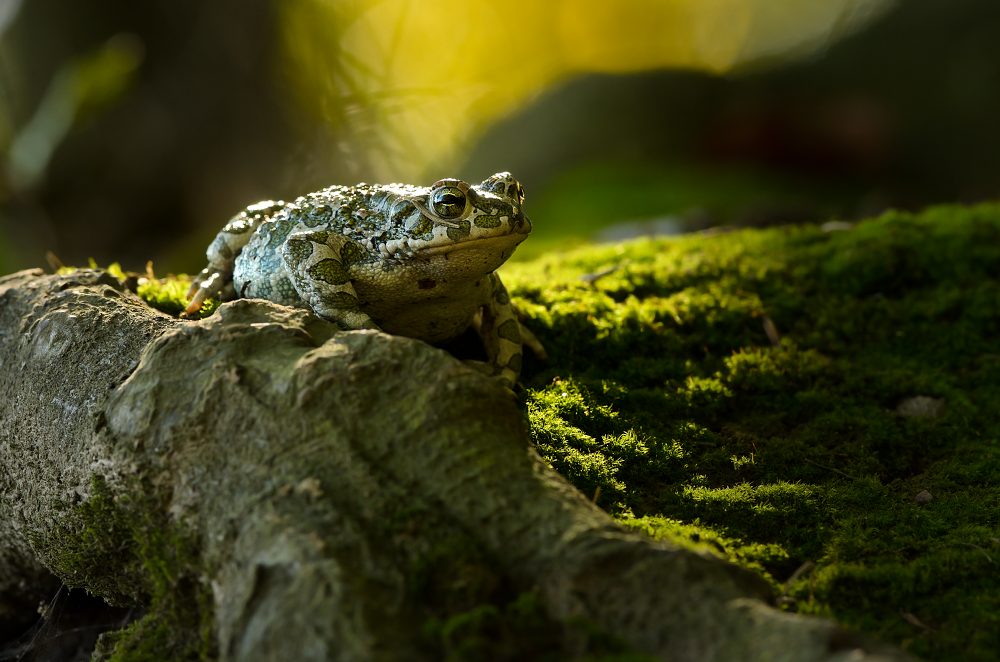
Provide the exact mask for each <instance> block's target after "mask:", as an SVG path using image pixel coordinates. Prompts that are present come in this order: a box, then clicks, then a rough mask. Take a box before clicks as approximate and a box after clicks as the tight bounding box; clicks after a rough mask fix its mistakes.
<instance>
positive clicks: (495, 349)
mask: <svg viewBox="0 0 1000 662" xmlns="http://www.w3.org/2000/svg"><path fill="white" fill-rule="evenodd" d="M489 284H490V289H491V295H490V300H489V302H488V303H487V304H486V305H485V306H483V310H482V315H481V317H480V318H479V320H478V322H479V324H478V326H479V329H478V331H479V335H480V337H481V338H482V340H483V345H484V346H485V348H486V356H487V358H488V359H489V362H490V364H491V365H492V367H493V374H494V376H496V377H497V379H498V380H499V381H500V383H501V384H503V385H504V386H506V387H507V388H513V387H514V383H515V382H516V381H517V377H518V375H520V374H521V353H522V347H523V344H524V339H523V336H522V334H521V331H522V327H521V324H520V322H518V321H517V315H516V314H515V313H514V307H513V306H512V305H511V303H510V296H509V295H508V294H507V289H506V288H505V287H504V286H503V283H502V282H500V277H499V276H497V275H496V274H490V276H489ZM531 338H532V340H534V342H535V343H537V342H538V341H537V340H535V339H534V336H531ZM538 346H539V348H540V347H541V345H540V344H539V345H538Z"/></svg>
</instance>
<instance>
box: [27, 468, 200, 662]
mask: <svg viewBox="0 0 1000 662" xmlns="http://www.w3.org/2000/svg"><path fill="white" fill-rule="evenodd" d="M147 493H151V492H148V491H147V490H144V489H142V486H141V485H137V486H135V487H134V489H131V490H126V491H122V492H121V494H122V495H127V496H115V495H114V494H113V493H112V492H111V490H110V489H109V487H108V485H107V484H106V483H105V482H104V480H103V479H102V478H100V477H94V478H93V479H92V481H91V491H90V494H89V495H88V497H87V498H86V499H85V500H84V501H83V502H81V503H79V504H76V505H66V506H64V509H65V511H66V512H65V516H64V517H63V518H61V519H60V524H59V525H58V528H57V529H56V530H55V531H52V530H49V531H46V532H36V533H35V534H33V535H32V536H31V543H32V545H33V547H34V548H35V549H36V550H38V553H39V555H40V556H41V557H42V558H44V559H45V560H46V563H47V565H48V566H49V567H50V568H51V569H52V570H53V571H54V572H55V573H56V574H57V575H59V577H60V578H62V579H63V581H64V582H65V583H66V584H67V585H69V586H71V587H74V586H83V587H86V588H87V590H88V591H89V592H91V593H93V594H95V595H99V596H101V597H103V598H105V599H106V600H108V601H109V602H111V603H113V604H121V605H131V606H139V605H142V608H143V611H144V615H143V616H142V618H140V619H139V620H137V621H135V622H133V623H131V624H130V625H128V626H127V627H125V628H124V629H122V630H120V631H116V632H110V633H105V634H104V635H102V637H101V641H100V643H99V646H98V648H97V650H96V651H95V653H94V659H95V660H113V661H115V662H125V661H140V660H162V659H177V660H195V659H208V658H210V657H211V654H212V648H213V643H212V639H211V632H210V630H209V626H210V624H211V617H212V616H211V615H212V608H211V600H210V597H209V592H208V591H207V589H205V588H204V587H202V586H201V585H200V584H199V583H198V582H197V581H196V580H195V579H194V578H191V577H189V576H187V575H185V572H189V571H190V569H191V568H195V567H197V563H196V560H195V558H194V556H195V554H196V552H195V550H196V549H197V546H196V544H195V541H194V540H193V539H192V538H191V537H190V535H188V534H187V533H185V532H183V531H181V530H179V529H178V528H177V527H176V526H175V525H172V524H171V523H170V522H168V521H162V520H165V519H166V518H158V517H153V516H152V515H151V513H160V512H164V509H163V508H161V507H159V506H158V505H157V504H155V503H152V502H151V501H150V499H149V498H147V497H143V496H141V495H144V494H147Z"/></svg>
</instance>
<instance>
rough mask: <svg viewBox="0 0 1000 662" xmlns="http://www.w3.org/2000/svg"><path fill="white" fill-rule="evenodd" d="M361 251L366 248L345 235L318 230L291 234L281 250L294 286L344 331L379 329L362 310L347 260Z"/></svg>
mask: <svg viewBox="0 0 1000 662" xmlns="http://www.w3.org/2000/svg"><path fill="white" fill-rule="evenodd" d="M352 249H354V250H352ZM357 250H363V249H361V247H360V246H358V245H357V244H356V243H355V242H352V241H351V240H350V239H348V238H347V237H345V236H343V235H341V234H337V233H334V232H327V231H325V230H316V231H311V232H298V233H294V234H292V235H290V236H289V237H288V239H286V240H285V243H284V245H283V246H282V247H281V257H282V259H283V260H284V262H285V266H286V267H287V268H288V273H289V275H290V277H291V281H292V286H293V287H294V288H295V291H296V292H297V293H298V295H299V297H301V298H302V300H303V301H304V302H305V303H306V305H308V306H309V307H310V308H311V309H312V310H313V312H315V313H316V314H317V315H319V316H320V317H322V318H324V319H327V320H330V321H331V322H335V323H336V324H337V325H338V326H340V327H341V328H342V329H377V328H378V325H377V324H375V322H374V321H373V320H372V318H371V317H370V316H369V315H368V313H366V312H365V311H363V310H361V304H360V303H359V302H358V294H357V292H355V291H354V286H353V285H352V284H351V275H350V269H349V264H348V260H346V259H345V258H347V257H348V256H349V255H350V254H351V253H353V252H355V251H357Z"/></svg>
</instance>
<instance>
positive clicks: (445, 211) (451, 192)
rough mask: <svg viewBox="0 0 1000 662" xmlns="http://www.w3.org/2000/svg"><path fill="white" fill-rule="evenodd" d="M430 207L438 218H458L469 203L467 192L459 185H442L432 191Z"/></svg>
mask: <svg viewBox="0 0 1000 662" xmlns="http://www.w3.org/2000/svg"><path fill="white" fill-rule="evenodd" d="M430 203H431V204H430V208H431V211H432V212H434V215H435V216H437V217H438V218H444V219H451V218H458V217H460V216H461V215H462V214H464V213H465V205H466V204H468V198H466V195H465V192H464V191H462V189H460V188H458V187H457V186H442V187H441V188H439V189H435V190H434V191H431V199H430Z"/></svg>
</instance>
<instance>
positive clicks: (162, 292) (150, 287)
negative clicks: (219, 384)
mask: <svg viewBox="0 0 1000 662" xmlns="http://www.w3.org/2000/svg"><path fill="white" fill-rule="evenodd" d="M89 268H90V269H98V268H99V267H98V265H97V262H96V261H94V260H93V259H91V260H90V262H89ZM77 269H78V267H60V268H59V269H58V270H57V272H56V273H59V274H68V273H72V272H74V271H76V270H77ZM105 271H107V272H108V274H109V275H110V276H112V277H114V278H116V279H117V280H118V281H119V282H120V283H121V284H122V285H123V286H124V287H125V288H126V289H128V290H130V291H131V292H133V293H135V294H137V295H138V296H139V298H140V299H142V300H143V301H145V302H146V303H148V304H149V305H150V306H152V307H153V308H156V309H157V310H159V311H161V312H164V313H167V314H168V315H174V316H178V315H180V314H181V313H183V312H184V309H185V308H187V302H188V298H187V291H188V288H189V287H191V277H190V276H188V275H186V274H180V275H176V276H175V275H173V274H171V275H169V276H167V277H165V278H157V277H156V275H155V274H154V273H153V263H152V262H150V263H148V264H147V265H146V273H144V274H139V273H136V272H132V271H125V270H123V269H122V267H121V265H120V264H119V263H117V262H112V263H111V264H109V265H108V266H107V267H106V268H105ZM218 307H219V301H218V300H217V299H208V300H207V301H205V303H204V304H202V306H201V309H200V310H199V311H198V314H197V317H198V319H203V318H205V317H208V316H209V315H211V314H212V313H214V312H215V309H216V308H218Z"/></svg>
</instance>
